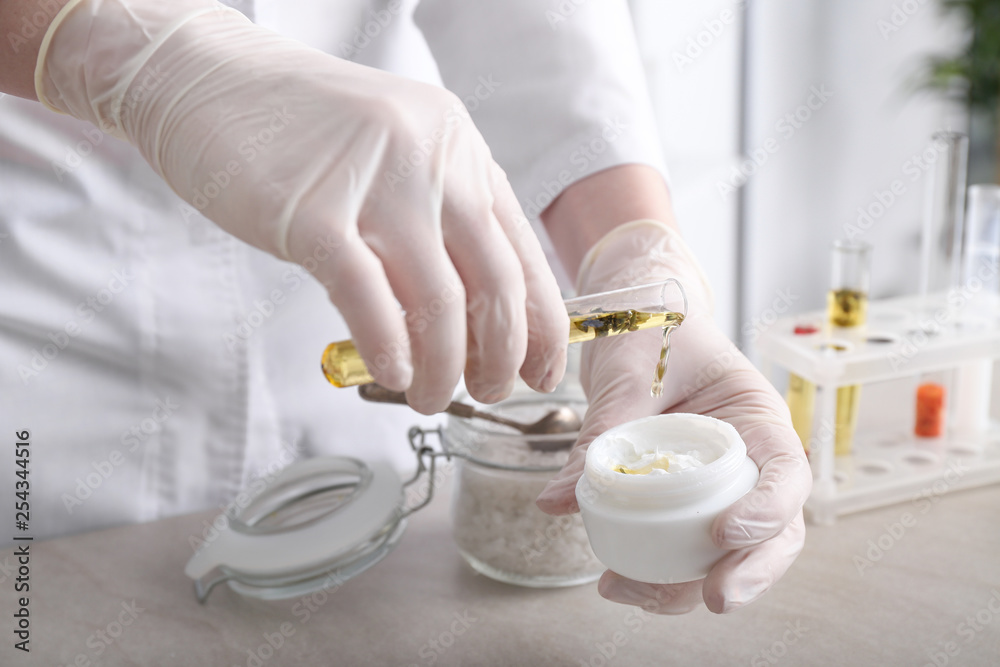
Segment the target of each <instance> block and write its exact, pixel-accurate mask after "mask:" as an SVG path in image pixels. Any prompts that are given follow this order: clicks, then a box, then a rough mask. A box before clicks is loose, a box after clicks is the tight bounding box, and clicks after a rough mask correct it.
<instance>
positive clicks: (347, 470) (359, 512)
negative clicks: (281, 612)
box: [185, 457, 420, 601]
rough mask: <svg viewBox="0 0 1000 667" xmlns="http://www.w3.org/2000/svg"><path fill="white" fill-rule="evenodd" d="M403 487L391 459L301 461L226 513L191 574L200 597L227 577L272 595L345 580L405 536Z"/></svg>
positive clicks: (252, 591)
mask: <svg viewBox="0 0 1000 667" xmlns="http://www.w3.org/2000/svg"><path fill="white" fill-rule="evenodd" d="M419 474H420V470H418V472H417V476H418V475H419ZM415 479H416V476H414V480H415ZM414 480H411V481H410V482H412V481H414ZM410 482H407V484H409V483H410ZM403 487H404V484H403V482H402V481H401V480H400V477H399V475H398V474H397V473H396V471H395V469H394V468H393V467H392V466H391V465H389V464H388V463H383V462H376V463H367V464H366V463H364V462H362V461H360V460H357V459H353V458H348V457H324V458H315V459H309V460H306V461H299V462H296V463H293V464H292V465H290V466H288V467H287V468H285V469H284V470H282V471H281V472H280V473H278V475H276V476H275V477H274V478H273V479H272V480H270V482H269V483H268V484H267V485H266V487H265V488H264V489H263V490H261V491H260V492H259V493H258V494H257V495H256V496H255V497H253V498H252V499H251V500H250V502H249V503H247V504H245V506H244V507H242V508H240V509H237V510H236V511H234V512H233V513H231V514H229V515H226V514H224V515H223V517H225V519H224V521H223V523H224V525H223V527H222V529H221V530H219V531H218V532H217V533H215V534H214V535H212V536H211V539H208V540H206V541H205V542H204V543H203V544H202V546H201V547H200V548H199V549H198V551H197V552H196V553H195V554H194V556H192V558H191V560H190V561H188V564H187V567H186V568H185V573H186V574H187V575H188V576H189V577H191V578H192V579H194V580H195V593H196V595H197V597H198V599H199V601H204V600H205V599H206V598H207V597H208V594H209V593H210V592H211V590H212V588H214V587H215V586H216V585H218V584H220V583H223V582H228V583H229V585H230V587H231V588H233V589H234V590H236V591H238V592H239V593H241V594H243V595H248V596H252V597H260V598H266V599H280V598H286V597H292V596H295V595H300V594H302V593H304V592H308V591H311V590H317V589H319V588H324V587H328V586H330V584H331V583H338V584H339V583H341V582H343V581H344V580H346V579H348V578H350V577H352V576H354V575H356V574H359V573H360V572H363V571H364V570H366V569H368V568H369V567H371V566H372V565H374V564H375V563H377V562H378V561H380V560H381V559H382V558H384V557H385V556H386V555H387V554H388V553H389V551H391V550H392V548H393V547H394V546H395V545H396V543H397V542H398V540H399V538H400V537H401V536H402V533H403V530H404V528H405V523H406V522H405V517H406V516H407V515H408V514H409V512H410V511H412V509H411V510H407V509H404V508H403Z"/></svg>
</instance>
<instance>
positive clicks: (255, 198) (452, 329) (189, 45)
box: [36, 0, 569, 413]
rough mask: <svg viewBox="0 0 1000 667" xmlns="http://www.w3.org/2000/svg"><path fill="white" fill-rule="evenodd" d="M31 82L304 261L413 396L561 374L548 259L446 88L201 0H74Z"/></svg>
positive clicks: (540, 380)
mask: <svg viewBox="0 0 1000 667" xmlns="http://www.w3.org/2000/svg"><path fill="white" fill-rule="evenodd" d="M36 89H37V93H38V96H39V99H40V100H42V101H43V102H44V103H45V104H47V105H48V106H49V107H51V108H53V109H55V110H57V111H61V112H64V113H68V114H70V115H73V116H75V117H77V118H81V119H84V120H88V121H90V122H92V123H94V124H96V125H98V126H99V127H101V128H102V129H104V130H105V131H108V132H111V133H112V134H115V135H117V136H119V137H122V138H125V139H127V140H128V141H130V142H132V143H133V144H135V145H136V146H137V147H138V148H139V150H140V151H141V152H142V155H143V156H144V157H145V158H146V160H147V161H148V162H149V163H150V164H151V165H152V166H153V168H154V169H156V171H157V172H158V173H159V174H160V175H161V176H162V177H163V178H164V179H165V180H166V182H167V183H168V184H169V185H170V187H172V188H173V189H174V191H175V192H176V193H177V194H178V195H180V196H181V197H182V198H184V199H185V200H186V201H187V202H189V203H190V204H191V205H193V206H194V207H195V208H197V209H198V210H199V211H201V212H202V213H203V214H204V215H206V216H207V217H208V218H210V219H212V220H213V221H215V222H216V223H217V224H218V225H219V226H221V227H222V228H224V229H226V230H227V231H228V232H230V233H232V234H233V235H235V236H237V237H239V238H240V239H242V240H244V241H246V242H248V243H250V244H252V245H254V246H256V247H258V248H261V249H263V250H266V251H267V252H270V253H272V254H274V255H276V256H277V257H279V258H282V259H288V260H292V261H295V262H298V263H300V264H302V265H303V266H304V267H305V268H306V269H308V270H310V271H311V272H312V273H313V274H314V275H315V276H316V277H317V278H318V279H319V280H320V281H321V282H322V283H323V284H324V285H326V287H327V289H328V291H329V294H330V299H331V300H332V301H333V303H334V304H335V305H336V306H337V307H338V308H339V309H340V311H341V312H342V313H343V315H344V318H345V320H346V321H347V324H348V326H349V327H350V329H351V333H352V334H353V337H354V340H355V343H356V345H357V347H358V349H359V351H360V353H361V356H362V357H363V359H364V361H365V363H366V364H367V365H368V368H369V370H371V371H372V374H373V376H374V377H375V379H376V380H377V381H378V382H379V383H381V384H383V385H385V386H387V387H389V388H392V389H396V390H406V391H407V395H408V397H409V400H410V403H411V405H412V406H413V407H414V408H416V409H417V410H420V411H421V412H425V413H430V412H435V411H437V410H440V409H443V408H444V407H445V406H446V405H447V404H448V402H449V400H450V398H451V395H452V392H453V390H454V387H455V385H456V384H457V382H458V380H459V377H460V375H461V374H462V372H463V369H464V370H465V373H466V383H467V386H468V388H469V391H470V393H471V394H472V395H473V397H475V398H476V399H478V400H480V401H484V402H494V401H497V400H500V399H501V398H503V397H505V396H507V395H508V394H509V393H510V391H511V389H512V387H513V383H514V380H515V377H516V375H517V373H518V370H520V372H521V375H522V377H523V378H524V379H525V381H526V382H527V383H528V384H529V385H531V386H532V387H534V388H536V389H540V390H545V391H548V390H551V389H552V388H554V387H555V385H556V384H557V383H558V382H559V380H560V379H561V377H562V374H563V371H564V367H565V350H566V345H567V335H566V331H567V330H568V327H569V324H568V321H567V319H566V315H565V309H564V308H563V305H562V300H561V298H560V294H559V289H558V287H557V285H556V281H555V278H554V277H553V275H552V273H551V270H550V269H549V267H548V264H547V262H546V260H545V257H544V254H543V252H542V250H541V247H540V246H539V244H538V240H537V238H536V237H535V236H534V233H533V232H532V231H531V229H530V225H528V223H527V220H526V219H525V217H524V215H523V213H522V212H521V209H520V207H519V205H518V203H517V201H516V199H515V197H514V194H513V192H512V191H511V188H510V185H509V184H508V182H507V180H506V177H505V175H504V174H503V172H502V171H501V169H500V168H499V167H498V166H497V165H496V163H495V162H494V161H493V160H492V157H491V155H490V151H489V149H488V148H487V146H486V143H485V141H484V140H483V138H482V136H481V135H480V134H479V132H478V131H477V130H476V128H475V127H474V125H473V124H472V121H471V119H470V118H469V115H468V113H467V111H466V109H465V107H464V106H463V104H462V103H461V101H460V100H459V99H458V97H456V96H455V95H453V94H451V93H449V92H447V91H445V90H443V89H441V88H438V87H435V86H429V85H425V84H422V83H417V82H414V81H410V80H408V79H403V78H400V77H396V76H392V75H390V74H387V73H384V72H380V71H378V70H374V69H371V68H367V67H363V66H360V65H356V64H353V63H350V62H347V61H344V60H340V59H338V58H334V57H332V56H329V55H326V54H324V53H322V52H320V51H317V50H314V49H311V48H308V47H306V46H304V45H302V44H300V43H298V42H295V41H293V40H290V39H287V38H284V37H281V36H279V35H277V34H275V33H273V32H271V31H269V30H266V29H263V28H260V27H258V26H255V25H253V24H252V23H251V22H250V21H248V20H247V19H246V18H245V17H244V16H243V15H242V14H240V13H239V12H237V11H235V10H232V9H229V8H226V7H224V6H222V5H219V4H217V3H215V2H213V1H211V0H171V2H162V1H160V0H82V1H80V0H73V1H71V2H70V3H69V4H68V5H66V7H65V8H64V9H63V11H62V12H61V13H60V14H59V15H58V16H57V17H56V19H55V21H53V23H52V26H51V27H50V29H49V31H48V34H47V36H46V39H45V42H44V43H43V46H42V49H41V52H40V54H39V58H38V68H37V71H36ZM484 103H488V101H484ZM400 306H401V307H402V310H403V311H405V317H404V313H403V312H402V311H401V310H400Z"/></svg>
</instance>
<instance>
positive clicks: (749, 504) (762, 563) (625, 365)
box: [538, 220, 812, 614]
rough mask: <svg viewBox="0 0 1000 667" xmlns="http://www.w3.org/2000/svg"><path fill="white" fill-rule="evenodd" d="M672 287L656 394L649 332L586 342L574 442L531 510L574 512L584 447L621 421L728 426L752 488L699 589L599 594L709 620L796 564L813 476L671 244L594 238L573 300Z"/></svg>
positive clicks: (640, 588) (636, 225)
mask: <svg viewBox="0 0 1000 667" xmlns="http://www.w3.org/2000/svg"><path fill="white" fill-rule="evenodd" d="M666 278H677V279H679V280H680V282H681V284H682V285H684V287H685V290H686V292H687V296H688V303H689V308H688V317H687V318H686V319H685V321H684V323H683V324H682V325H681V326H680V327H679V328H678V329H677V330H676V331H674V333H673V335H672V337H671V353H670V360H669V365H668V367H667V373H666V376H665V377H664V382H663V395H662V396H660V397H659V398H652V397H651V396H650V393H649V388H650V384H651V382H652V379H653V369H654V367H655V365H656V360H657V358H658V356H659V350H660V343H661V335H660V332H659V331H640V332H636V333H631V334H627V335H626V336H622V337H617V338H604V339H599V340H596V341H593V342H589V343H585V344H584V347H583V351H582V352H583V357H582V362H581V372H580V378H581V381H582V383H583V387H584V390H585V391H586V393H587V397H588V400H589V402H590V406H589V408H588V410H587V414H586V416H585V418H584V421H583V427H582V430H581V435H580V439H579V440H578V442H577V443H576V445H575V448H574V450H573V452H572V454H571V455H570V459H569V461H568V462H567V464H566V466H565V467H564V468H563V470H562V471H561V472H560V473H559V474H558V475H557V476H556V477H555V478H554V479H553V480H552V481H551V482H550V483H549V485H548V486H547V487H546V488H545V490H544V491H543V492H542V494H541V496H540V497H539V499H538V505H539V507H541V509H543V510H544V511H546V512H549V513H551V514H567V513H571V512H577V511H579V506H578V505H577V501H576V494H575V488H576V483H577V480H578V479H579V478H580V475H581V474H582V472H583V466H584V460H585V457H586V452H587V447H588V446H589V444H590V442H591V441H592V440H593V439H594V438H596V437H597V436H598V435H600V434H601V433H603V432H604V431H606V430H608V429H609V428H611V427H613V426H617V425H618V424H622V423H624V422H627V421H630V420H633V419H638V418H640V417H646V416H649V415H655V414H660V413H664V412H691V413H697V414H703V415H709V416H711V417H715V418H717V419H722V420H724V421H727V422H729V423H730V424H732V425H733V426H734V427H736V430H737V431H739V433H740V435H741V436H742V437H743V440H744V441H745V442H746V445H747V453H748V454H749V456H750V458H751V459H753V461H754V462H755V463H756V464H757V466H758V467H759V468H760V480H759V481H758V483H757V486H756V487H755V488H754V489H752V490H751V491H750V492H749V493H748V494H747V495H746V496H744V497H743V498H742V499H740V500H739V501H737V502H736V503H734V504H733V505H732V506H731V507H729V508H728V509H727V510H725V511H724V512H723V513H722V514H721V515H720V516H719V517H718V519H717V520H716V521H715V523H714V524H713V526H712V539H713V540H714V541H715V543H716V544H717V545H718V546H719V547H721V548H723V549H731V550H732V551H731V552H730V553H728V554H727V555H725V556H724V557H723V558H722V559H721V560H720V561H719V562H718V563H717V564H716V565H715V566H714V567H713V568H712V570H711V571H710V572H709V574H708V576H707V577H706V578H705V579H703V580H699V581H693V582H688V583H683V584H672V585H659V584H646V583H641V582H637V581H632V580H629V579H626V578H624V577H621V576H619V575H617V574H615V573H614V572H611V571H608V572H605V573H604V576H603V577H602V578H601V581H600V584H599V590H600V592H601V595H603V596H604V597H606V598H608V599H609V600H614V601H616V602H622V603H625V604H634V605H640V606H643V607H644V608H645V609H647V610H648V611H654V612H658V613H663V614H677V613H684V612H687V611H691V610H692V609H694V608H695V607H696V606H698V605H699V604H700V602H701V600H702V599H704V601H705V604H706V605H707V606H708V608H709V609H710V610H711V611H713V612H716V613H722V612H728V611H732V610H734V609H737V608H739V607H741V606H743V605H745V604H747V603H748V602H751V601H753V600H755V599H756V598H758V597H759V596H760V595H762V594H763V593H764V592H765V591H766V590H767V589H768V588H770V587H771V585H772V584H774V582H775V581H777V580H778V579H779V578H780V577H781V576H782V575H783V574H784V573H785V571H786V570H787V569H788V567H789V566H790V565H791V564H792V561H794V560H795V558H796V556H798V554H799V552H800V551H801V550H802V545H803V542H804V539H805V528H804V524H803V519H802V505H803V503H804V502H805V500H806V497H807V496H808V495H809V490H810V488H811V486H812V476H811V474H810V471H809V465H808V463H807V461H806V457H805V454H804V453H803V450H802V445H801V443H800V442H799V439H798V436H796V435H795V431H794V430H793V429H792V424H791V419H790V417H789V413H788V408H787V407H786V406H785V402H784V401H783V400H782V398H781V396H779V395H778V393H777V392H776V391H775V390H774V388H773V387H772V386H771V385H770V383H769V382H768V381H767V380H766V379H765V378H764V377H763V376H762V375H761V374H760V373H759V372H758V371H757V370H756V369H755V368H754V367H753V365H752V364H751V363H750V362H749V360H747V358H746V357H744V356H743V355H742V354H740V352H739V351H738V350H737V349H736V347H735V346H734V345H733V343H732V342H730V341H729V340H728V339H727V338H726V337H725V336H724V335H723V334H722V332H721V331H719V329H718V328H717V327H716V326H715V325H714V324H713V322H712V319H711V304H710V301H711V294H710V292H709V289H708V286H707V283H706V282H705V280H704V278H703V275H702V273H701V270H700V268H699V267H698V265H697V263H696V262H695V260H694V258H693V257H692V256H691V254H690V252H689V251H688V250H687V247H686V246H685V245H684V242H683V241H682V240H681V238H680V236H679V235H678V234H677V233H676V232H674V231H673V230H672V229H670V228H669V227H667V226H666V225H665V224H663V223H660V222H655V221H651V220H643V221H636V222H633V223H629V224H627V225H623V226H621V227H618V228H616V229H615V230H614V231H612V232H611V233H609V234H608V235H607V236H605V237H604V238H603V239H602V240H601V241H600V242H599V243H598V244H597V245H596V246H595V247H594V248H593V249H592V250H591V252H590V253H589V254H588V256H587V257H586V258H585V259H584V261H583V264H582V266H581V269H580V276H579V280H578V284H577V286H578V291H579V293H580V294H591V293H595V292H601V291H605V290H609V289H617V288H620V287H625V286H628V285H636V284H643V283H648V282H653V281H655V280H663V279H666Z"/></svg>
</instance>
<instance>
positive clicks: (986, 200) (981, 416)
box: [951, 185, 1000, 438]
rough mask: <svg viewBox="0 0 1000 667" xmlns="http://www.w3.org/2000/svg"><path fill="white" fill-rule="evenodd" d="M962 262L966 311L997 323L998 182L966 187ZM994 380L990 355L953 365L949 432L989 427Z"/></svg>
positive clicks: (974, 431) (975, 431) (999, 256)
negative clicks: (968, 294)
mask: <svg viewBox="0 0 1000 667" xmlns="http://www.w3.org/2000/svg"><path fill="white" fill-rule="evenodd" d="M961 264H962V266H961V285H962V287H963V289H964V290H965V291H966V292H967V293H970V294H971V295H972V296H971V299H970V305H972V308H970V309H968V310H970V311H972V312H973V313H974V315H975V316H978V317H982V316H983V315H987V318H986V321H985V322H982V321H981V322H979V323H978V324H979V325H988V326H997V321H996V317H995V315H996V309H997V300H998V297H1000V277H998V274H1000V186H996V185H973V186H972V187H970V188H969V209H968V217H967V219H966V237H965V246H964V249H963V253H962V263H961ZM991 311H992V313H991ZM988 314H992V315H993V317H989V315H988ZM963 319H964V320H965V322H964V323H965V324H967V325H972V326H975V325H976V324H977V323H975V322H969V321H968V319H969V318H963ZM992 384H993V360H992V359H977V360H976V361H970V362H968V363H965V364H962V365H961V366H959V367H958V368H957V369H956V371H955V382H954V385H955V386H954V394H953V399H952V415H951V417H952V419H951V423H952V432H953V433H954V434H955V435H956V436H958V437H960V438H968V437H975V436H977V435H980V434H982V433H983V432H985V431H986V429H987V427H988V426H989V409H990V392H991V388H992Z"/></svg>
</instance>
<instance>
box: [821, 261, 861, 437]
mask: <svg viewBox="0 0 1000 667" xmlns="http://www.w3.org/2000/svg"><path fill="white" fill-rule="evenodd" d="M870 286H871V246H870V245H869V244H867V243H863V242H848V241H837V242H836V243H834V244H833V271H832V275H831V280H830V291H829V292H828V293H827V302H826V303H827V308H826V311H827V319H828V320H829V322H830V326H831V327H832V329H833V333H834V335H836V333H837V331H838V330H840V331H843V330H845V329H857V328H858V327H863V326H864V325H865V323H866V322H867V320H868V290H869V288H870ZM860 404H861V385H851V386H848V387H839V388H838V389H837V412H836V416H835V418H834V442H835V446H834V453H835V454H836V455H837V456H845V455H847V454H850V453H851V445H852V443H853V441H854V430H855V429H856V428H857V425H858V408H859V407H860Z"/></svg>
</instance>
